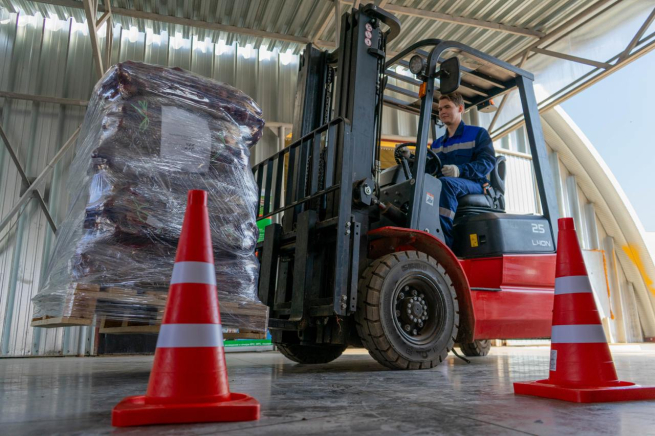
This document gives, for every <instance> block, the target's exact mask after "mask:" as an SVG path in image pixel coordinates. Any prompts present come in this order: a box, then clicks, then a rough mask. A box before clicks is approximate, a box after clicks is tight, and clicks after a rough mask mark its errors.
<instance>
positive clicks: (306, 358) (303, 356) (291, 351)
mask: <svg viewBox="0 0 655 436" xmlns="http://www.w3.org/2000/svg"><path fill="white" fill-rule="evenodd" d="M275 345H276V346H277V348H278V349H279V350H280V353H282V354H284V357H286V358H287V359H290V360H293V361H294V362H297V363H305V364H319V363H328V362H332V361H333V360H334V359H336V358H337V357H339V356H341V355H342V354H343V352H344V351H345V350H346V348H347V347H348V346H347V345H331V344H326V345H300V344H275Z"/></svg>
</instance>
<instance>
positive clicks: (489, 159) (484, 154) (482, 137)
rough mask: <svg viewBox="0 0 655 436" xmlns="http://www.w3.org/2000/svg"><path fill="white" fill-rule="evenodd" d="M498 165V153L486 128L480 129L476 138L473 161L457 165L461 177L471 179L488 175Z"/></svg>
mask: <svg viewBox="0 0 655 436" xmlns="http://www.w3.org/2000/svg"><path fill="white" fill-rule="evenodd" d="M495 165H496V153H495V151H494V146H493V142H492V141H491V137H490V136H489V133H488V132H487V130H486V129H480V132H479V133H478V136H477V137H476V138H475V148H474V149H473V156H472V157H471V162H469V163H465V164H459V165H457V168H459V177H462V178H464V179H469V180H479V179H482V178H484V177H487V174H489V173H490V172H491V171H492V170H493V169H494V166H495Z"/></svg>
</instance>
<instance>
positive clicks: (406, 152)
mask: <svg viewBox="0 0 655 436" xmlns="http://www.w3.org/2000/svg"><path fill="white" fill-rule="evenodd" d="M400 152H401V153H402V155H403V157H404V158H405V159H409V158H411V157H412V152H411V151H410V150H409V148H407V147H403V148H402V149H401V150H400Z"/></svg>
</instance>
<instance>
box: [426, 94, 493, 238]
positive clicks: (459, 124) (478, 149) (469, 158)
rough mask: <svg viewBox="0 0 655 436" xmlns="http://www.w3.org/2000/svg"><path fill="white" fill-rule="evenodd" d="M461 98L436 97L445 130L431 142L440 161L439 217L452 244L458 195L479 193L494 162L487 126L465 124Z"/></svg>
mask: <svg viewBox="0 0 655 436" xmlns="http://www.w3.org/2000/svg"><path fill="white" fill-rule="evenodd" d="M463 112H464V99H463V98H462V95H461V94H460V93H458V92H453V93H451V94H445V95H442V96H440V97H439V119H441V122H442V123H444V124H445V126H446V129H447V131H446V134H445V135H444V136H442V137H440V138H439V139H436V140H435V141H434V142H433V143H432V147H431V148H432V150H433V151H434V152H435V153H436V154H437V156H439V158H440V159H441V163H442V164H443V167H442V170H441V173H442V175H443V177H441V178H440V180H441V183H442V190H441V200H440V201H439V218H440V220H441V230H442V231H443V234H444V237H445V239H446V244H447V245H448V246H449V247H451V248H452V246H453V219H454V218H455V212H456V211H457V204H458V199H459V198H461V197H463V196H465V195H468V194H482V193H483V190H484V188H483V186H484V185H485V184H486V183H488V182H489V181H488V180H487V178H486V176H487V174H489V173H490V172H491V170H493V168H494V166H495V164H496V154H495V152H494V147H493V143H492V142H491V137H490V136H489V133H488V132H487V130H486V129H484V128H482V127H477V126H467V125H466V124H464V122H463V121H462V113H463Z"/></svg>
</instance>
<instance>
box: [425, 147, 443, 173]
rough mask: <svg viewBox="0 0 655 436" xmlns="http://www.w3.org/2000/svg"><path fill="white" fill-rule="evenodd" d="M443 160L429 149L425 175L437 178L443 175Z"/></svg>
mask: <svg viewBox="0 0 655 436" xmlns="http://www.w3.org/2000/svg"><path fill="white" fill-rule="evenodd" d="M442 167H443V165H442V164H441V159H439V156H437V153H435V152H434V150H432V149H431V148H428V154H427V161H426V162H425V173H426V174H430V175H431V176H435V177H437V175H440V174H441V168H442Z"/></svg>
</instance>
